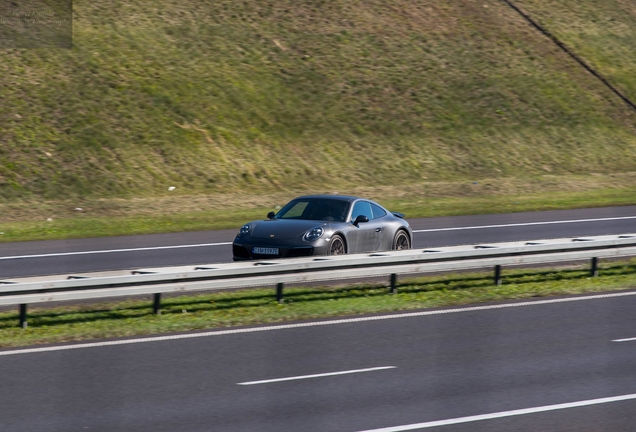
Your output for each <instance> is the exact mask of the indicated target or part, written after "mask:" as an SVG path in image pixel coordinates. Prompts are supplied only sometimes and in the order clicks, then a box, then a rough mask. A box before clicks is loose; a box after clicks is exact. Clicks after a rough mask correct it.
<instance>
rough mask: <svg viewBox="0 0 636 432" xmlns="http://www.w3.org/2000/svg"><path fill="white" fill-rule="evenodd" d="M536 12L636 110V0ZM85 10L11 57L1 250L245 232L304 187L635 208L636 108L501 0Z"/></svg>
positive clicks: (4, 121) (386, 197)
mask: <svg viewBox="0 0 636 432" xmlns="http://www.w3.org/2000/svg"><path fill="white" fill-rule="evenodd" d="M517 3H518V4H519V5H520V6H522V7H523V8H524V9H525V10H527V11H528V12H530V13H531V15H533V16H535V17H537V19H538V20H539V21H540V22H542V23H543V24H544V25H545V26H546V27H547V28H548V29H549V30H550V31H552V32H553V33H555V34H556V35H557V36H559V37H560V38H562V39H563V40H564V41H565V42H566V43H567V44H568V45H569V46H571V47H572V48H573V50H574V51H576V52H577V53H578V54H579V55H580V56H581V57H582V58H584V59H585V60H586V61H587V62H589V63H590V64H591V65H593V66H594V67H595V68H596V69H597V70H599V71H600V72H601V73H603V74H604V75H605V76H606V77H607V78H608V79H609V80H610V81H611V82H612V83H613V84H615V85H616V86H617V87H619V88H620V89H621V90H622V91H623V92H624V93H625V94H626V95H628V96H630V97H632V98H636V77H635V76H634V75H633V74H632V73H631V72H632V71H633V70H634V69H635V68H636V64H635V63H636V57H634V56H633V55H631V51H632V50H631V47H633V46H634V42H635V41H636V11H635V8H634V6H633V3H632V2H630V1H628V0H611V1H607V0H589V1H586V2H576V1H574V0H564V1H562V2H542V1H539V0H519V1H518V2H517ZM74 14H75V15H74V37H75V45H74V48H73V49H72V50H50V49H32V50H5V51H3V52H1V53H0V57H1V61H0V94H1V96H2V104H0V198H1V202H0V232H3V233H4V234H3V235H0V241H16V240H30V239H37V238H69V237H82V236H94V235H109V234H127V233H140V232H159V231H179V230H184V229H187V230H194V229H209V228H225V227H237V226H239V225H240V224H241V223H242V222H243V221H244V220H246V219H250V218H252V217H255V216H261V215H263V214H265V213H266V211H268V210H270V209H271V208H272V207H273V206H274V205H276V204H282V203H283V202H285V201H286V200H287V199H289V198H291V197H293V196H294V195H295V194H297V193H304V192H333V191H338V192H340V193H359V194H364V195H367V196H370V197H372V198H376V199H378V200H379V201H381V202H382V203H384V204H387V205H389V206H391V207H392V208H395V209H396V210H406V213H407V214H408V215H409V216H413V217H414V216H435V215H444V214H466V213H476V212H480V213H486V212H498V211H517V210H532V209H546V208H571V207H583V206H592V205H612V204H633V203H634V202H635V200H634V198H633V196H634V192H636V181H635V179H636V168H635V164H634V161H635V160H636V134H635V132H636V115H635V114H634V113H633V112H631V111H630V110H628V109H627V108H626V106H625V105H624V104H623V102H621V101H620V100H619V99H618V98H616V97H615V96H614V95H613V94H611V92H609V91H608V90H607V89H606V88H605V87H603V86H602V85H601V84H600V83H599V81H598V80H597V79H596V78H594V77H592V76H591V75H590V74H589V73H587V72H585V71H584V70H583V69H582V68H581V67H580V66H579V65H577V64H576V63H575V62H574V61H573V60H571V59H570V58H569V57H568V56H567V55H565V54H564V53H563V52H562V51H561V50H559V49H558V48H557V47H556V46H554V44H552V43H551V42H550V41H549V40H547V39H546V38H545V37H544V36H542V35H540V34H539V33H538V32H537V31H536V30H534V29H533V28H532V27H530V26H529V25H528V24H527V23H526V22H525V21H524V20H523V19H521V18H520V17H519V16H518V15H517V14H515V13H514V12H513V11H512V10H511V9H509V8H508V7H507V6H505V4H504V3H503V2H501V1H498V0H484V1H480V2H472V1H469V2H456V1H450V0H441V1H437V0H436V1H425V2H421V1H413V0H398V1H397V2H396V1H393V2H387V1H379V0H374V1H370V2H356V1H345V0H329V1H323V2H320V3H315V2H309V1H276V2H263V1H260V0H246V1H244V2H235V1H230V0H226V1H218V0H215V1H209V0H204V1H196V2H195V1H190V0H186V1H181V2H177V1H171V0H159V1H156V2H152V3H148V2H140V1H129V2H118V3H117V5H116V7H115V6H114V5H113V4H112V2H105V1H103V0H98V1H94V2H88V1H85V0H79V1H76V2H75V4H74ZM170 186H174V187H176V189H175V190H174V191H172V192H168V187H170ZM77 207H80V208H82V209H83V210H82V211H74V209H75V208H77ZM47 218H51V219H53V220H52V221H51V222H47V221H46V219H47Z"/></svg>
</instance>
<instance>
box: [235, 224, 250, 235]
mask: <svg viewBox="0 0 636 432" xmlns="http://www.w3.org/2000/svg"><path fill="white" fill-rule="evenodd" d="M251 228H252V227H250V226H249V224H245V225H243V226H242V227H241V229H240V230H239V232H238V234H237V235H236V236H237V237H243V236H244V235H245V234H247V233H249V232H250V229H251Z"/></svg>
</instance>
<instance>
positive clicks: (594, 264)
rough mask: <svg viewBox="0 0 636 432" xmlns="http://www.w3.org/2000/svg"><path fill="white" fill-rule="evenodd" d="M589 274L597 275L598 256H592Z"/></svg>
mask: <svg viewBox="0 0 636 432" xmlns="http://www.w3.org/2000/svg"><path fill="white" fill-rule="evenodd" d="M590 275H592V277H596V276H598V258H597V257H594V258H592V268H591V269H590Z"/></svg>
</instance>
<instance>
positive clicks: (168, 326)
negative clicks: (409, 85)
mask: <svg viewBox="0 0 636 432" xmlns="http://www.w3.org/2000/svg"><path fill="white" fill-rule="evenodd" d="M504 277H505V278H504V281H503V284H502V285H501V286H494V285H493V280H492V273H491V272H475V273H463V274H452V275H444V276H427V277H420V278H413V279H408V280H407V279H404V280H402V281H401V283H399V285H398V290H399V291H398V293H397V294H396V295H390V294H388V293H387V288H386V286H383V285H381V284H366V285H346V286H338V287H331V288H307V287H300V288H288V289H286V291H285V303H284V304H278V303H277V302H276V300H275V297H274V290H273V289H272V288H267V289H266V288H262V289H250V290H241V291H233V292H221V293H213V294H201V295H191V296H180V297H173V298H169V299H165V300H164V301H163V309H162V315H160V316H156V315H154V314H153V313H152V305H151V301H150V300H129V301H123V302H110V303H100V304H92V305H85V304H82V305H72V306H61V307H55V308H51V309H35V308H34V309H33V310H32V311H31V313H30V315H29V328H28V329H25V330H23V329H20V328H18V327H17V323H18V314H17V313H16V312H2V313H0V346H1V347H16V346H26V345H33V344H43V343H60V342H69V341H80V340H89V339H101V338H114V337H125V336H134V335H149V334H161V333H170V332H181V331H189V330H201V329H212V328H219V327H232V326H243V325H254V324H263V323H277V322H286V321H298V320H306V319H316V318H328V317H335V316H346V315H359V314H370V313H384V312H395V311H402V310H413V309H424V308H432V307H442V306H457V305H465V304H475V303H484V302H496V301H502V300H512V299H527V298H532V297H546V296H556V295H571V294H582V293H590V292H604V291H615V290H624V289H630V288H633V287H635V286H636V259H632V260H628V261H627V260H626V261H620V262H612V263H606V264H605V265H604V266H602V268H601V269H600V276H599V277H595V278H592V277H590V275H589V269H587V268H583V267H570V268H566V269H563V268H560V269H555V268H542V269H521V270H510V271H506V272H505V275H504Z"/></svg>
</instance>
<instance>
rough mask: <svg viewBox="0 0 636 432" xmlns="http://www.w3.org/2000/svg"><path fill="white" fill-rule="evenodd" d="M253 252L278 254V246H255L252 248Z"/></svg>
mask: <svg viewBox="0 0 636 432" xmlns="http://www.w3.org/2000/svg"><path fill="white" fill-rule="evenodd" d="M252 253H253V254H259V255H278V248H265V247H254V248H252Z"/></svg>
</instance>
